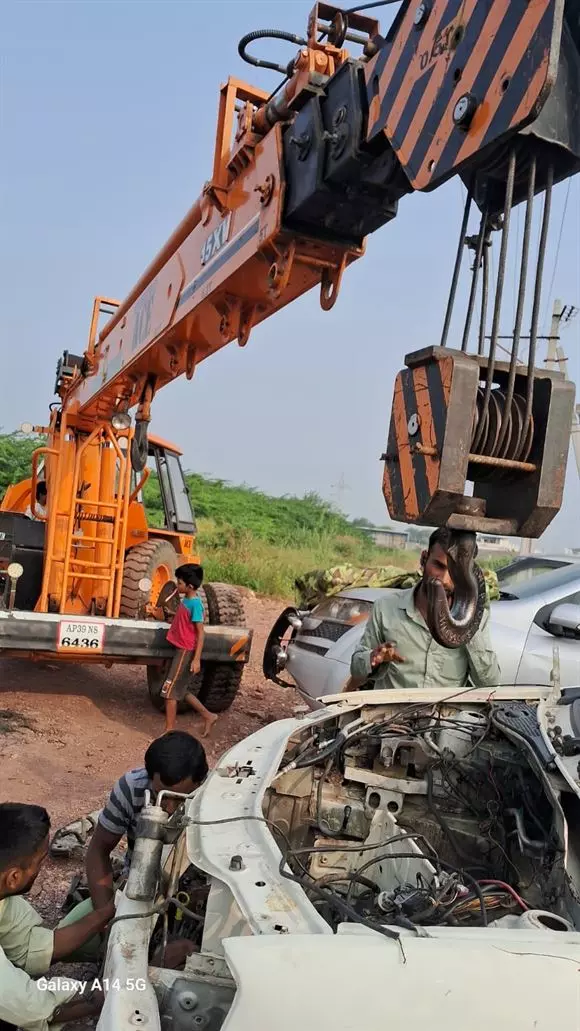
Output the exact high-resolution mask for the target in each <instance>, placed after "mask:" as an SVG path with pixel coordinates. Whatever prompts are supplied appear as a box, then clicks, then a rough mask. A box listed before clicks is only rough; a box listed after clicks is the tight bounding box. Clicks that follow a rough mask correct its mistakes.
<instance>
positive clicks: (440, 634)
mask: <svg viewBox="0 0 580 1031" xmlns="http://www.w3.org/2000/svg"><path fill="white" fill-rule="evenodd" d="M476 555H477V542H476V537H475V533H472V532H470V531H463V530H461V531H460V530H456V531H454V532H453V534H452V541H451V544H450V545H449V548H448V549H447V559H448V563H449V573H450V575H451V579H452V580H453V585H454V590H453V604H452V606H451V609H450V608H449V603H448V601H447V595H446V593H445V588H444V586H443V584H442V583H441V581H440V580H437V579H436V578H435V577H429V579H428V580H427V581H426V583H425V593H426V596H427V626H428V627H429V630H430V631H431V633H432V635H433V637H434V639H435V640H436V641H437V643H438V644H440V645H442V646H443V647H444V648H461V646H462V645H463V644H468V643H469V641H470V640H471V638H472V637H473V635H474V634H475V633H477V631H478V630H479V626H480V623H481V620H482V618H483V613H484V609H485V602H486V591H485V579H484V576H483V573H482V571H481V569H480V568H479V566H478V565H476V563H475V556H476Z"/></svg>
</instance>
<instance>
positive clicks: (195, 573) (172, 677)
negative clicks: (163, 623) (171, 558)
mask: <svg viewBox="0 0 580 1031" xmlns="http://www.w3.org/2000/svg"><path fill="white" fill-rule="evenodd" d="M175 579H176V582H177V590H178V591H179V594H180V602H179V607H178V609H177V612H176V613H175V616H174V617H173V621H172V623H171V626H170V628H169V630H168V631H167V640H168V642H169V644H172V645H173V646H174V648H175V655H174V656H173V659H172V660H171V666H170V668H169V672H168V674H167V679H166V680H165V683H164V685H163V688H162V690H161V696H162V698H165V732H166V733H169V731H171V730H173V729H174V728H175V719H176V716H177V703H178V702H180V701H183V700H184V699H185V701H186V702H187V703H188V705H190V706H191V708H192V709H194V710H195V712H197V713H199V715H200V716H201V718H202V719H203V722H204V729H203V733H202V737H207V735H208V734H209V732H210V730H211V728H212V727H213V725H214V723H215V722H216V720H217V716H215V715H214V714H213V713H211V712H209V710H208V709H206V707H205V705H202V704H201V702H200V701H199V699H198V698H196V697H195V695H194V694H192V693H191V692H190V691H189V690H188V682H189V675H188V674H189V673H190V672H191V673H194V674H195V673H199V671H200V669H201V652H202V648H203V634H204V630H203V603H202V600H201V598H200V596H199V594H198V593H197V592H198V589H199V588H200V587H201V584H202V581H203V569H202V568H201V566H198V565H194V563H188V564H187V565H184V566H179V568H178V569H176V570H175Z"/></svg>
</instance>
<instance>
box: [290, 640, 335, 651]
mask: <svg viewBox="0 0 580 1031" xmlns="http://www.w3.org/2000/svg"><path fill="white" fill-rule="evenodd" d="M292 643H293V645H294V647H295V648H301V649H302V651H304V652H314V654H315V655H326V653H327V651H328V648H323V647H322V645H321V644H309V643H308V641H301V640H300V638H299V637H295V638H294V641H293V642H292Z"/></svg>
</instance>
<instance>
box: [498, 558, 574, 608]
mask: <svg viewBox="0 0 580 1031" xmlns="http://www.w3.org/2000/svg"><path fill="white" fill-rule="evenodd" d="M575 582H577V583H578V585H579V588H580V563H579V562H571V563H570V564H569V565H566V566H561V567H560V568H559V569H551V570H550V572H548V573H539V574H538V575H537V576H534V577H532V578H531V579H530V580H524V581H522V582H521V583H510V584H509V587H508V585H507V584H506V581H505V580H502V581H501V583H500V590H501V591H502V593H503V592H504V591H505V593H506V594H509V595H510V597H512V598H521V599H522V600H523V599H525V598H533V597H534V596H535V595H539V594H547V593H548V592H551V591H556V590H559V589H560V588H561V589H562V598H563V597H564V595H566V593H567V592H569V593H573V591H574V587H573V586H572V585H574V583H575ZM506 587H507V590H506Z"/></svg>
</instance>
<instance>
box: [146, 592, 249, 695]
mask: <svg viewBox="0 0 580 1031" xmlns="http://www.w3.org/2000/svg"><path fill="white" fill-rule="evenodd" d="M199 594H200V597H201V600H202V602H203V609H204V617H205V618H204V622H205V623H209V624H210V625H211V626H245V625H246V614H245V612H244V606H243V603H242V599H241V597H240V595H239V594H238V592H237V590H236V588H235V587H232V586H231V585H230V584H205V585H204V586H203V587H201V588H200V590H199ZM169 665H170V660H167V662H165V663H163V665H162V666H148V667H147V685H148V688H149V697H150V699H151V701H152V703H153V705H154V706H155V708H156V709H159V711H160V712H163V710H164V707H165V703H164V700H163V698H162V697H161V688H162V687H163V683H164V681H165V678H166V676H167V671H168V669H169ZM243 672H244V666H243V665H242V664H241V663H230V662H204V663H202V669H201V673H200V674H199V675H198V676H192V677H191V678H190V682H189V690H190V691H191V694H193V695H196V696H197V697H198V698H199V700H200V702H201V703H202V704H203V705H205V707H206V709H209V711H210V712H225V711H226V710H227V709H229V708H230V706H231V705H232V703H233V701H234V699H235V697H236V695H237V693H238V691H239V688H240V684H241V682H242V675H243ZM177 711H178V712H187V711H191V710H190V707H189V705H188V704H187V702H185V701H183V702H178V703H177Z"/></svg>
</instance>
